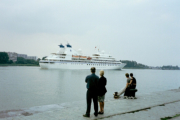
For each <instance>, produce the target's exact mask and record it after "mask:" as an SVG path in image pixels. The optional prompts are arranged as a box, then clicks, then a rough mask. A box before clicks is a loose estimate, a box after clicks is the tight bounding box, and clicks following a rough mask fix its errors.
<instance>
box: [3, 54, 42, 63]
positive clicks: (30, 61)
mask: <svg viewBox="0 0 180 120" xmlns="http://www.w3.org/2000/svg"><path fill="white" fill-rule="evenodd" d="M39 60H40V59H38V60H37V61H36V60H33V59H24V58H22V57H17V61H16V62H13V61H12V60H9V56H8V54H7V53H6V52H0V64H32V65H39Z"/></svg>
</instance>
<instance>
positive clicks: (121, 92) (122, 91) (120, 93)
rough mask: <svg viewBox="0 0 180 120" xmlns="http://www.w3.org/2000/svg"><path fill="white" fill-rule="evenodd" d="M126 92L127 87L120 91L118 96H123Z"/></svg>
mask: <svg viewBox="0 0 180 120" xmlns="http://www.w3.org/2000/svg"><path fill="white" fill-rule="evenodd" d="M125 90H126V87H124V88H123V89H122V90H121V91H119V93H118V95H119V96H120V95H122V94H123V93H124V92H125Z"/></svg>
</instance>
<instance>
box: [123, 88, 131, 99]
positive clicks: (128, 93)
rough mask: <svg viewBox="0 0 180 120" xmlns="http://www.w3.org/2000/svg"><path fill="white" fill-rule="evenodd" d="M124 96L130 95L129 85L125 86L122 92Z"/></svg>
mask: <svg viewBox="0 0 180 120" xmlns="http://www.w3.org/2000/svg"><path fill="white" fill-rule="evenodd" d="M124 96H127V97H130V87H127V88H126V90H125V92H124Z"/></svg>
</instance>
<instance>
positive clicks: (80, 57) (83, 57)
mask: <svg viewBox="0 0 180 120" xmlns="http://www.w3.org/2000/svg"><path fill="white" fill-rule="evenodd" d="M79 59H81V60H86V59H87V56H79Z"/></svg>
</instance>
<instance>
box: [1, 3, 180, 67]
mask: <svg viewBox="0 0 180 120" xmlns="http://www.w3.org/2000/svg"><path fill="white" fill-rule="evenodd" d="M179 6H180V0H1V1H0V51H10V52H17V53H21V54H28V55H31V56H37V57H39V58H42V57H43V56H47V55H49V54H50V53H53V52H56V51H58V50H59V47H58V45H59V44H60V43H63V44H66V43H67V41H68V42H69V43H70V44H71V45H72V47H73V48H74V49H75V50H78V49H79V48H81V49H82V51H83V53H84V54H88V55H90V54H92V53H94V49H95V46H98V47H99V48H100V50H104V51H105V52H106V53H110V54H111V55H112V56H114V57H115V58H117V59H120V60H134V61H137V62H138V63H143V64H145V65H149V66H162V65H178V66H180V7H179Z"/></svg>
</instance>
